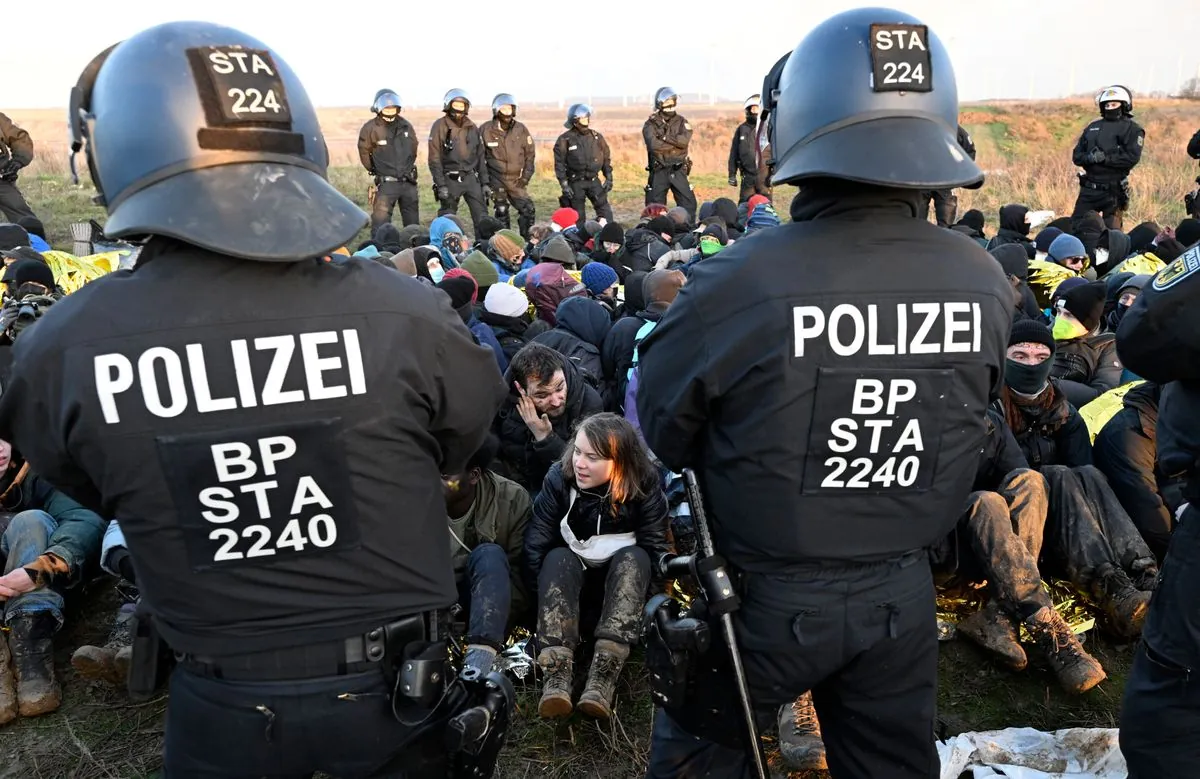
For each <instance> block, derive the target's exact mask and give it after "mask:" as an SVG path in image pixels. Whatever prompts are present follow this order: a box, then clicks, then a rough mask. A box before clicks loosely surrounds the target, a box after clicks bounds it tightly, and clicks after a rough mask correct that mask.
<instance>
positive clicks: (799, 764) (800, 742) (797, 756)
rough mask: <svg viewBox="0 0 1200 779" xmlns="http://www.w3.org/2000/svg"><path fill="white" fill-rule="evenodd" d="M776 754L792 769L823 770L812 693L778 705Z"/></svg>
mask: <svg viewBox="0 0 1200 779" xmlns="http://www.w3.org/2000/svg"><path fill="white" fill-rule="evenodd" d="M779 756H780V757H782V758H783V762H784V763H786V764H787V766H788V768H791V769H793V770H796V771H824V770H827V769H828V766H827V765H826V763H825V742H824V741H822V740H821V723H820V722H818V721H817V710H816V709H814V708H813V703H812V693H808V692H806V693H804V694H803V695H801V696H800V697H799V698H797V699H796V700H794V701H792V702H791V703H785V704H784V705H783V706H781V707H779Z"/></svg>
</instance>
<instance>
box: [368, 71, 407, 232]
mask: <svg viewBox="0 0 1200 779" xmlns="http://www.w3.org/2000/svg"><path fill="white" fill-rule="evenodd" d="M400 108H401V106H400V96H399V95H397V94H396V93H395V92H393V91H392V90H390V89H381V90H379V92H377V93H376V94H375V102H374V103H373V104H372V105H371V110H372V111H374V112H375V118H374V119H372V120H371V121H369V122H367V123H366V124H364V125H363V127H362V130H361V131H359V133H358V156H359V159H360V160H361V161H362V165H363V167H364V168H366V169H367V173H370V174H371V175H372V176H374V177H375V186H376V187H377V191H376V193H375V202H374V203H372V204H371V232H372V233H374V232H375V228H377V227H379V225H381V224H383V223H384V222H390V221H391V220H392V211H393V210H394V209H395V208H396V204H397V203H399V204H400V218H401V219H403V220H404V224H405V225H411V224H418V223H420V221H421V216H420V213H419V211H418V207H419V198H418V197H417V131H416V130H414V129H413V126H412V125H411V124H410V123H409V121H408V120H407V119H405V118H404V117H403V116H401V115H400Z"/></svg>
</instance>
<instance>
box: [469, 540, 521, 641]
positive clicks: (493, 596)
mask: <svg viewBox="0 0 1200 779" xmlns="http://www.w3.org/2000/svg"><path fill="white" fill-rule="evenodd" d="M458 602H459V604H460V605H462V606H463V607H464V608H465V609H466V610H467V643H468V644H486V645H488V646H490V647H493V648H495V649H501V648H502V647H503V646H504V634H505V631H507V629H508V614H509V610H510V609H511V608H512V579H511V578H510V575H509V568H508V555H507V554H506V553H505V551H504V549H503V548H501V547H500V545H499V544H480V545H479V546H477V547H475V548H474V549H472V550H471V555H470V556H469V557H468V558H467V570H466V572H465V575H463V576H462V577H460V578H459V580H458Z"/></svg>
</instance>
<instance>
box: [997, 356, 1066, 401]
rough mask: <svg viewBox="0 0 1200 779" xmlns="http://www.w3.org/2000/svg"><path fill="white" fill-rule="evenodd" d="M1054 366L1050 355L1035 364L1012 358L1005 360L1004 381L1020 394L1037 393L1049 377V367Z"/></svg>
mask: <svg viewBox="0 0 1200 779" xmlns="http://www.w3.org/2000/svg"><path fill="white" fill-rule="evenodd" d="M1053 367H1054V357H1053V356H1050V357H1047V358H1046V359H1044V360H1042V361H1041V362H1040V363H1038V364H1037V365H1026V364H1024V363H1020V362H1016V361H1014V360H1006V361H1005V365H1004V381H1005V382H1006V383H1007V384H1008V386H1009V387H1010V388H1011V389H1013V390H1015V391H1016V392H1019V393H1021V394H1022V395H1037V394H1038V393H1039V392H1041V391H1042V390H1043V389H1044V388H1045V386H1046V381H1047V380H1048V379H1049V378H1050V369H1051V368H1053Z"/></svg>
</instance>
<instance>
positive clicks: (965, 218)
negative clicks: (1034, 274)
mask: <svg viewBox="0 0 1200 779" xmlns="http://www.w3.org/2000/svg"><path fill="white" fill-rule="evenodd" d="M950 229H951V230H953V231H954V232H956V233H962V234H963V235H965V236H967V237H968V238H970V239H971V240H973V241H975V243H977V244H979V245H980V246H983V247H985V248H986V247H987V245H988V237H987V236H986V235H984V234H983V212H982V211H980V210H979V209H978V208H972V209H971V210H970V211H968V212H967V213H965V214H963V215H962V219H959V220H958V221H957V222H955V223H954V224H952V225H951V226H950ZM1026 259H1028V258H1026Z"/></svg>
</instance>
